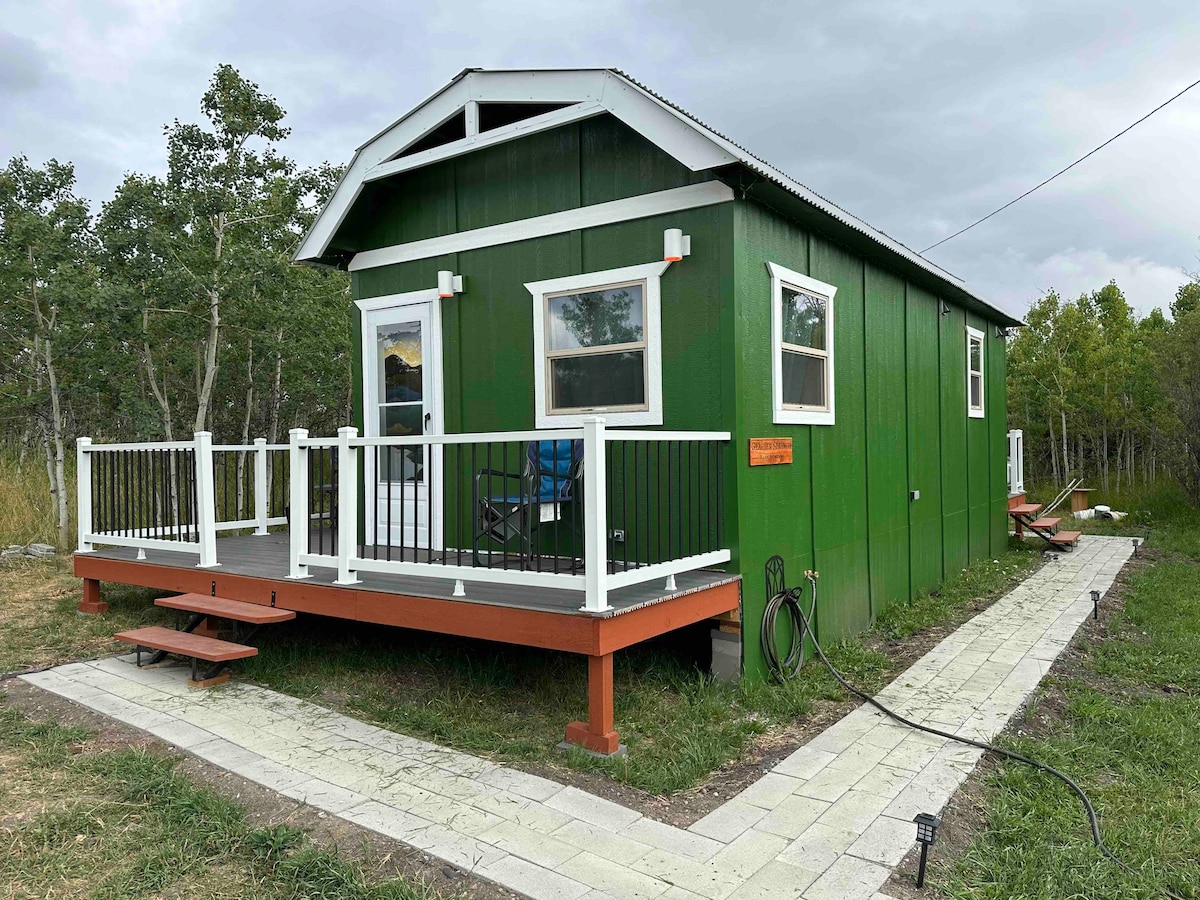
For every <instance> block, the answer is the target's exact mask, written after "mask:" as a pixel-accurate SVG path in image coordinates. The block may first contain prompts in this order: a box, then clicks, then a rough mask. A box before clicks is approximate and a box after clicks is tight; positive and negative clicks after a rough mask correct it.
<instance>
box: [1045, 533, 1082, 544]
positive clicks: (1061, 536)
mask: <svg viewBox="0 0 1200 900" xmlns="http://www.w3.org/2000/svg"><path fill="white" fill-rule="evenodd" d="M1081 534H1083V532H1082V531H1060V532H1058V533H1057V534H1055V535H1052V536H1051V538H1050V543H1052V544H1060V545H1062V546H1067V547H1073V546H1074V545H1075V542H1076V541H1077V540H1079V536H1080V535H1081Z"/></svg>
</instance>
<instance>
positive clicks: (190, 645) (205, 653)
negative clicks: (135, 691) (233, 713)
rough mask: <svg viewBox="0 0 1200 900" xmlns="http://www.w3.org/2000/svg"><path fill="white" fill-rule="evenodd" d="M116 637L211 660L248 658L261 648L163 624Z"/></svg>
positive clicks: (153, 648) (224, 660) (142, 645)
mask: <svg viewBox="0 0 1200 900" xmlns="http://www.w3.org/2000/svg"><path fill="white" fill-rule="evenodd" d="M113 637H115V638H116V639H117V640H118V641H124V642H125V643H126V644H134V645H135V646H138V647H149V648H151V649H152V650H165V651H166V652H167V653H176V654H178V655H180V656H190V657H192V658H194V659H205V660H208V661H209V662H229V661H230V660H231V659H245V658H246V657H247V656H256V655H257V654H258V648H257V647H247V646H246V645H245V644H234V643H232V642H230V641H220V640H217V639H216V638H210V637H204V636H203V635H199V634H190V633H189V632H186V631H176V630H175V629H174V628H163V627H162V626H161V625H153V626H151V627H149V628H135V629H133V630H132V631H122V632H120V633H119V634H115V635H113Z"/></svg>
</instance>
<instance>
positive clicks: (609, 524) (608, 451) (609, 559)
mask: <svg viewBox="0 0 1200 900" xmlns="http://www.w3.org/2000/svg"><path fill="white" fill-rule="evenodd" d="M613 446H614V445H613V442H612V441H605V442H604V445H603V450H602V452H603V453H604V459H602V460H597V462H598V463H599V464H601V465H603V466H604V467H605V469H606V471H607V473H608V478H607V479H605V481H606V488H607V493H608V500H607V503H606V506H607V509H606V510H605V517H604V524H605V527H606V528H607V529H608V534H606V535H605V536H604V543H605V545H606V546H607V547H608V553H607V554H606V558H605V561H604V564H605V566H606V567H607V568H608V571H609V574H612V573H613V572H615V571H616V570H617V547H616V543H615V538H614V536H613V485H614V483H615V482H616V480H617V479H616V472H615V471H614V466H613V458H614V455H615V450H614V449H613ZM584 465H587V461H586V460H585V461H584ZM583 545H584V551H585V552H586V550H587V541H586V540H584V544H583ZM586 565H587V564H586V562H585V563H584V566H585V568H586Z"/></svg>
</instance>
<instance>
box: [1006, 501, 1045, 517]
mask: <svg viewBox="0 0 1200 900" xmlns="http://www.w3.org/2000/svg"><path fill="white" fill-rule="evenodd" d="M1041 508H1042V504H1040V503H1021V504H1019V505H1018V506H1014V507H1013V508H1012V509H1010V510H1009V511H1008V514H1009V515H1010V516H1032V515H1034V514H1035V513H1037V512H1038V511H1039V510H1040V509H1041Z"/></svg>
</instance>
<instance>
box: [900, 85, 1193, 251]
mask: <svg viewBox="0 0 1200 900" xmlns="http://www.w3.org/2000/svg"><path fill="white" fill-rule="evenodd" d="M1198 84H1200V80H1197V81H1193V82H1192V83H1191V84H1189V85H1188V86H1187V87H1185V88H1184V89H1183V90H1182V91H1180V92H1179V93H1178V94H1176V95H1175V96H1173V97H1171V98H1170V99H1169V100H1166V101H1164V102H1162V103H1160V104H1159V105H1158V106H1156V107H1154V109H1152V110H1150V112H1148V113H1146V114H1145V115H1144V116H1142V117H1141V118H1140V119H1138V120H1137V121H1136V122H1134V123H1133V124H1132V125H1129V126H1127V127H1125V128H1124V129H1122V130H1121V131H1118V132H1117V133H1116V134H1114V135H1113V136H1112V137H1110V138H1109V139H1108V140H1107V141H1105V142H1104V143H1103V144H1101V145H1100V146H1098V147H1094V148H1092V149H1091V150H1089V151H1088V152H1087V153H1085V154H1084V155H1083V156H1081V157H1079V159H1077V160H1075V162H1073V163H1071V164H1070V165H1069V166H1067V167H1066V168H1063V169H1059V170H1058V171H1057V172H1055V173H1054V174H1053V175H1051V176H1050V177H1049V178H1047V179H1046V180H1045V181H1043V182H1042V183H1041V184H1037V185H1034V186H1033V187H1031V188H1030V189H1029V190H1027V191H1026V192H1025V193H1023V194H1022V195H1021V196H1020V197H1016V198H1014V199H1012V200H1009V201H1008V202H1007V203H1005V204H1004V205H1003V206H1001V207H1000V208H999V209H994V210H992V211H991V212H990V213H988V214H987V215H986V216H984V217H983V218H982V219H979V220H977V221H975V222H972V223H971V224H970V225H968V226H967V227H966V228H963V229H961V230H959V231H956V232H954V234H952V235H950V236H949V237H944V238H942V239H941V240H940V241H938V242H937V243H936V244H930V245H929V246H928V247H926V248H925V249H924V250H922V251H921V252H922V253H928V252H929V251H930V250H932V249H934V248H935V247H940V246H942V244H944V243H946V241H952V240H954V239H955V238H956V237H958V236H959V235H960V234H966V233H967V232H968V231H970V230H971V229H972V228H974V227H975V226H976V225H981V224H983V223H984V222H986V221H987V220H988V219H990V218H991V217H992V216H994V215H996V214H998V213H1002V212H1004V210H1006V209H1008V208H1009V207H1010V206H1012V205H1013V204H1014V203H1019V202H1020V201H1022V200H1024V199H1025V198H1026V197H1028V196H1029V195H1030V194H1032V193H1033V192H1034V191H1036V190H1039V189H1040V188H1044V187H1045V186H1046V185H1048V184H1049V183H1050V182H1052V181H1053V180H1054V179H1055V178H1057V177H1058V176H1059V175H1062V174H1063V173H1065V172H1069V171H1070V170H1071V169H1073V168H1075V167H1076V166H1077V165H1079V164H1080V163H1081V162H1083V161H1084V160H1085V159H1087V158H1088V157H1089V156H1092V155H1093V154H1096V153H1099V152H1100V151H1101V150H1103V149H1104V148H1105V147H1107V146H1108V145H1109V144H1111V143H1112V142H1113V141H1115V140H1116V139H1117V138H1119V137H1121V136H1122V135H1123V134H1127V133H1128V132H1130V131H1132V130H1133V129H1134V128H1136V127H1137V126H1138V125H1141V124H1142V123H1143V122H1145V121H1146V120H1147V119H1148V118H1150V117H1151V116H1152V115H1154V114H1155V113H1156V112H1158V111H1159V110H1160V109H1162V108H1163V107H1164V106H1166V105H1168V104H1169V103H1173V102H1175V101H1176V100H1178V99H1179V98H1180V97H1182V96H1183V95H1184V94H1186V93H1187V92H1188V91H1190V90H1191V89H1192V88H1194V87H1195V86H1196V85H1198Z"/></svg>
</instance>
